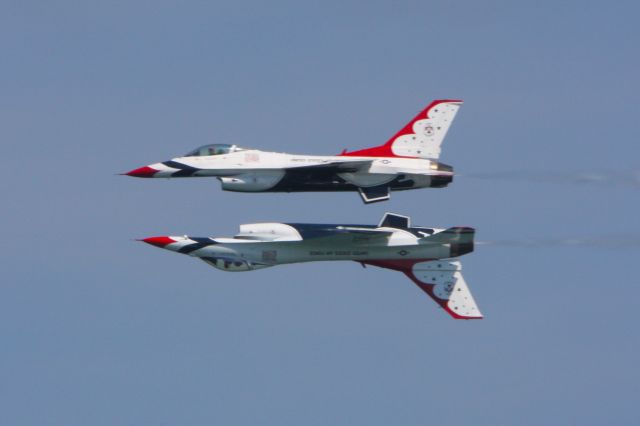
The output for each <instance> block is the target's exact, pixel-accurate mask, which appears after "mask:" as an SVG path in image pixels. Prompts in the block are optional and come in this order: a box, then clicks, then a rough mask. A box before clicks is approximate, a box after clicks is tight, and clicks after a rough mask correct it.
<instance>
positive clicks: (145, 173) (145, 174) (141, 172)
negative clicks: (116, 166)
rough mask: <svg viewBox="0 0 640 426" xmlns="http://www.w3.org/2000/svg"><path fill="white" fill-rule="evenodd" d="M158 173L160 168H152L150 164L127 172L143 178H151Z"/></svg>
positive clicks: (128, 174)
mask: <svg viewBox="0 0 640 426" xmlns="http://www.w3.org/2000/svg"><path fill="white" fill-rule="evenodd" d="M156 173H158V170H156V169H152V168H151V167H149V166H144V167H140V168H139V169H135V170H131V171H130V172H129V173H125V174H126V175H127V176H135V177H142V178H150V177H153V175H155V174H156Z"/></svg>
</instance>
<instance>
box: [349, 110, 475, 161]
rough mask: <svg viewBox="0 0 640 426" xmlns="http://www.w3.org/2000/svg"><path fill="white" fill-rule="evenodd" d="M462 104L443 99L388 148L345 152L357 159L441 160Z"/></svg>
mask: <svg viewBox="0 0 640 426" xmlns="http://www.w3.org/2000/svg"><path fill="white" fill-rule="evenodd" d="M461 105H462V101H461V100H453V99H440V100H436V101H433V102H431V103H430V104H429V106H427V107H426V108H425V109H423V110H422V111H420V113H419V114H418V115H416V116H415V117H414V119H413V120H411V121H410V122H409V123H407V125H406V126H404V127H403V128H402V129H401V130H400V131H399V132H398V133H396V134H395V135H394V136H393V137H392V138H391V139H389V140H388V141H387V143H385V144H384V145H380V146H376V147H373V148H366V149H361V150H359V151H353V152H343V153H342V155H347V156H354V157H417V158H429V159H436V160H437V159H438V158H439V157H440V145H442V141H443V140H444V137H445V136H446V135H447V131H448V130H449V127H450V126H451V123H452V122H453V119H454V118H455V116H456V114H457V113H458V109H460V106H461Z"/></svg>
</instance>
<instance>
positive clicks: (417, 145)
mask: <svg viewBox="0 0 640 426" xmlns="http://www.w3.org/2000/svg"><path fill="white" fill-rule="evenodd" d="M461 105H462V101H458V100H437V101H433V102H431V104H429V106H427V107H426V108H425V109H424V110H422V111H421V112H420V113H419V114H418V115H417V116H416V117H415V118H414V119H413V120H411V121H410V122H409V123H408V124H407V125H406V126H404V127H403V128H402V129H401V130H400V131H399V132H398V133H396V134H395V135H394V136H393V137H392V138H391V139H389V140H388V141H387V142H386V143H385V144H384V145H380V146H377V147H373V148H366V149H361V150H359V151H352V152H347V150H344V151H343V152H342V153H341V154H340V155H335V156H312V155H293V154H284V153H277V152H265V151H258V150H256V149H248V148H240V147H239V146H236V145H227V144H213V145H205V146H202V147H200V148H197V149H195V150H193V151H191V152H189V153H188V154H186V155H184V156H181V157H176V158H174V159H172V160H169V161H164V162H162V163H155V164H151V165H149V166H144V167H140V168H138V169H135V170H132V171H130V172H128V173H125V174H126V175H128V176H135V177H144V178H152V177H153V178H173V177H207V176H212V177H216V178H218V179H219V180H220V182H221V184H222V189H223V190H225V191H237V192H299V191H358V192H359V193H360V196H361V197H362V200H363V201H364V202H365V203H373V202H376V201H385V200H388V199H389V197H390V192H391V191H392V190H393V191H400V190H406V189H416V188H442V187H445V186H447V185H448V184H449V183H451V181H452V180H453V168H452V167H451V166H448V165H446V164H443V163H440V162H439V161H438V159H439V157H440V146H441V145H442V141H443V140H444V137H445V135H446V134H447V131H448V130H449V126H451V123H452V122H453V119H454V118H455V116H456V113H457V112H458V109H459V108H460V106H461Z"/></svg>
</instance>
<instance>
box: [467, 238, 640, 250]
mask: <svg viewBox="0 0 640 426" xmlns="http://www.w3.org/2000/svg"><path fill="white" fill-rule="evenodd" d="M476 244H477V245H483V246H494V247H531V248H553V247H597V248H606V249H619V248H626V249H633V248H640V235H606V236H595V237H578V238H562V239H561V238H558V239H551V238H546V239H545V238H542V239H521V240H495V241H476Z"/></svg>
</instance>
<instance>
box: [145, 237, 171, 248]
mask: <svg viewBox="0 0 640 426" xmlns="http://www.w3.org/2000/svg"><path fill="white" fill-rule="evenodd" d="M142 241H144V242H145V243H147V244H151V245H152V246H156V247H161V248H163V247H164V246H166V245H169V244H173V243H175V240H173V239H171V238H169V237H149V238H145V239H143V240H142Z"/></svg>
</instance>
